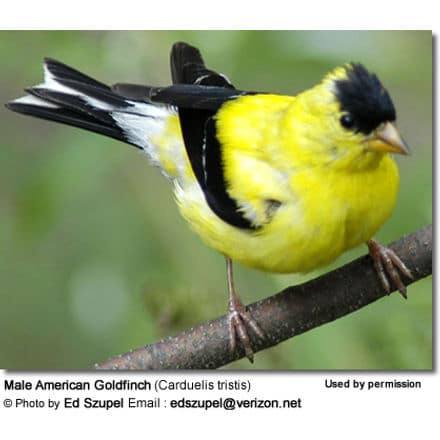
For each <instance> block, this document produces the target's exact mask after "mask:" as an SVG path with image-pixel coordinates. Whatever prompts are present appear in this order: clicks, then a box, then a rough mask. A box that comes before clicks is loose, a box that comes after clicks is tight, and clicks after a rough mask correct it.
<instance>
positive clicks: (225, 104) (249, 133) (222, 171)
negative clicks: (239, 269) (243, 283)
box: [8, 42, 411, 360]
mask: <svg viewBox="0 0 440 440" xmlns="http://www.w3.org/2000/svg"><path fill="white" fill-rule="evenodd" d="M171 73H172V80H173V85H171V86H168V87H150V86H142V85H134V84H115V85H114V86H112V87H109V86H107V85H105V84H103V83H101V82H98V81H96V80H94V79H92V78H90V77H89V76H86V75H84V74H82V73H80V72H78V71H77V70H74V69H72V68H71V67H68V66H66V65H65V64H62V63H60V62H58V61H55V60H52V59H45V63H44V83H42V84H40V85H37V86H34V87H32V88H29V89H27V93H28V95H26V96H24V97H22V98H18V99H16V100H14V101H12V102H10V103H9V104H8V107H9V108H10V109H11V110H13V111H17V112H20V113H24V114H28V115H31V116H36V117H40V118H43V119H50V120H54V121H57V122H61V123H65V124H69V125H73V126H77V127H80V128H84V129H86V130H91V131H94V132H97V133H101V134H103V135H106V136H110V137H113V138H116V139H119V140H121V141H123V142H126V143H129V144H131V145H134V146H135V147H138V148H140V149H141V150H143V151H144V152H145V154H146V155H147V157H148V158H149V160H150V162H151V163H152V164H153V165H156V166H158V167H159V168H160V169H161V171H162V173H163V174H164V175H165V176H166V177H167V178H168V179H169V180H170V181H171V183H172V185H173V189H174V194H175V198H176V201H177V204H178V207H179V210H180V212H181V214H182V215H183V217H184V218H185V219H186V220H187V221H188V223H189V224H190V226H191V227H192V229H193V230H194V231H195V232H196V233H197V234H198V235H199V236H200V237H201V238H202V240H203V241H204V242H205V243H206V244H207V245H208V246H210V247H212V248H214V249H216V250H217V251H218V252H220V253H222V254H223V255H224V256H225V257H226V262H227V277H228V290H229V306H228V317H229V323H230V347H231V350H235V349H236V346H237V342H236V341H237V339H238V340H240V342H241V343H242V345H243V347H244V349H245V353H246V355H247V357H248V358H249V359H250V360H252V359H253V351H252V347H251V344H250V339H249V336H248V330H249V329H250V330H251V331H253V332H255V333H256V334H257V335H258V336H259V337H261V338H264V337H265V336H264V332H263V331H262V330H261V329H260V327H259V326H258V324H257V323H256V322H255V320H254V319H253V318H252V316H251V315H250V314H249V312H248V311H247V310H246V308H245V306H244V305H243V304H242V302H241V301H240V299H239V297H238V295H237V293H236V291H235V288H234V281H233V273H232V261H237V262H238V263H240V264H242V265H244V266H249V267H253V268H257V269H260V270H263V271H269V272H279V273H286V272H307V271H311V270H313V269H315V268H317V267H319V266H322V265H325V264H327V263H329V262H331V261H332V260H334V259H335V258H336V257H338V256H339V255H340V254H341V253H343V252H344V251H346V250H347V249H350V248H353V247H355V246H357V245H359V244H361V243H367V244H368V247H369V252H370V255H371V257H372V259H373V263H374V266H375V267H376V269H377V272H378V275H379V277H380V279H381V282H382V284H383V286H384V288H385V289H386V290H387V291H390V282H389V280H388V278H390V279H391V281H392V282H393V283H394V285H395V286H396V287H397V288H398V289H399V290H400V292H401V293H402V295H404V296H406V288H405V285H404V284H403V282H402V280H401V278H400V274H399V272H401V273H402V274H403V275H405V276H407V277H411V273H410V271H409V270H408V268H406V267H405V265H404V264H403V263H402V262H401V260H400V259H399V258H398V256H397V255H396V254H395V253H394V252H393V251H391V250H390V249H388V248H386V247H384V246H382V245H380V244H379V243H377V242H376V241H374V240H373V239H372V237H373V235H374V234H375V233H376V231H377V230H378V229H379V228H380V226H381V225H382V224H383V223H384V222H385V221H386V220H387V219H388V217H389V216H390V214H391V212H392V210H393V208H394V205H395V202H396V194H397V191H398V186H399V174H398V169H397V166H396V163H395V162H394V160H393V159H392V157H391V156H390V153H396V154H408V153H409V152H408V148H407V146H406V144H405V142H404V141H403V140H402V138H401V137H400V135H399V133H398V131H397V129H396V127H395V125H394V122H395V119H396V112H395V109H394V105H393V103H392V100H391V98H390V96H389V94H388V92H387V91H386V89H385V88H384V87H383V86H382V84H381V82H380V81H379V79H378V78H377V76H376V75H374V74H372V73H370V72H369V71H368V70H367V69H366V68H365V67H363V66H362V65H361V64H347V65H345V66H342V67H338V68H336V69H335V70H333V71H332V72H330V73H329V74H327V75H326V76H325V77H324V79H323V80H322V81H321V82H320V83H319V84H318V85H316V86H315V87H313V88H310V89H308V90H306V91H304V92H302V93H300V94H299V95H297V96H281V95H275V94H269V93H257V92H247V91H241V90H237V89H236V88H235V87H234V86H233V85H232V84H231V82H230V81H229V80H228V78H227V77H226V76H224V75H222V74H219V73H216V72H214V71H212V70H209V69H208V68H207V67H206V66H205V64H204V61H203V59H202V56H201V54H200V52H199V51H198V49H196V48H194V47H192V46H190V45H188V44H186V43H182V42H179V43H176V44H174V46H173V48H172V50H171Z"/></svg>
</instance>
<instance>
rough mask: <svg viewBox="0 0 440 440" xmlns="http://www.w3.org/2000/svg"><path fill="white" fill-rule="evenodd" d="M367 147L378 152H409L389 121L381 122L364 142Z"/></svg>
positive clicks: (406, 153) (405, 153)
mask: <svg viewBox="0 0 440 440" xmlns="http://www.w3.org/2000/svg"><path fill="white" fill-rule="evenodd" d="M366 144H367V149H368V150H370V151H377V152H380V153H394V154H404V155H408V154H410V152H409V148H408V145H407V144H406V142H405V141H404V140H403V139H402V137H401V136H400V134H399V132H398V131H397V128H396V126H395V125H394V124H393V123H391V122H385V123H384V124H381V125H380V126H379V127H378V128H377V129H376V130H375V131H374V133H373V135H372V137H371V138H369V139H368V140H367V142H366Z"/></svg>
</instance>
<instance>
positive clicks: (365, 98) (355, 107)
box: [334, 63, 396, 134]
mask: <svg viewBox="0 0 440 440" xmlns="http://www.w3.org/2000/svg"><path fill="white" fill-rule="evenodd" d="M344 68H345V72H346V77H345V78H341V79H337V80H336V81H335V82H334V84H335V92H336V97H337V98H338V101H339V102H340V105H341V110H342V111H343V112H346V113H347V114H348V115H349V116H350V117H351V118H352V124H353V129H354V130H356V131H357V132H361V133H364V134H370V133H371V132H372V131H373V130H374V129H375V128H377V127H378V126H379V125H380V124H382V123H384V122H393V121H395V120H396V110H395V109H394V104H393V101H392V100H391V97H390V95H389V94H388V92H387V91H386V89H385V88H384V87H383V86H382V83H381V82H380V81H379V78H378V77H377V76H376V75H375V74H373V73H370V72H369V71H368V70H367V69H366V68H365V67H364V66H363V65H362V64H359V63H351V64H348V65H346V66H345V67H344Z"/></svg>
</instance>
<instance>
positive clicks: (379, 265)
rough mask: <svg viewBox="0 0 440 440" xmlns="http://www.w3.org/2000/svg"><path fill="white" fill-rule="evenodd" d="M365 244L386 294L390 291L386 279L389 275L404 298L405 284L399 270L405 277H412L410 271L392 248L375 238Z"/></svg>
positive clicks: (405, 295)
mask: <svg viewBox="0 0 440 440" xmlns="http://www.w3.org/2000/svg"><path fill="white" fill-rule="evenodd" d="M367 244H368V249H369V251H370V256H371V258H372V259H373V264H374V268H375V269H376V272H377V274H378V276H379V279H380V281H381V283H382V286H383V287H384V289H385V291H386V292H387V293H388V294H389V293H390V292H391V286H390V282H389V280H388V277H389V278H391V280H392V281H393V283H394V285H395V286H396V287H397V289H398V290H399V292H400V294H401V295H402V296H403V297H404V298H405V299H406V298H407V294H406V286H405V284H404V283H403V281H402V279H401V277H400V274H399V271H400V272H401V273H402V274H403V275H405V276H406V277H407V278H409V279H413V278H414V277H413V275H412V273H411V271H410V270H409V269H408V268H407V267H406V265H405V263H404V262H403V261H402V260H401V259H400V258H399V257H398V256H397V254H396V253H395V252H394V251H393V250H392V249H390V248H387V247H386V246H383V245H381V244H380V243H378V242H377V241H375V240H370V241H369V242H368V243H367Z"/></svg>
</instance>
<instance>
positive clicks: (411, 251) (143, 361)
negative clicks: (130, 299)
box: [95, 226, 432, 370]
mask: <svg viewBox="0 0 440 440" xmlns="http://www.w3.org/2000/svg"><path fill="white" fill-rule="evenodd" d="M390 247H391V248H392V249H394V251H396V252H397V254H398V255H399V256H400V258H401V259H402V261H403V262H404V263H405V264H406V265H407V266H408V268H409V269H410V270H411V272H412V273H413V275H414V280H412V281H410V280H405V281H407V284H410V283H412V282H415V281H417V280H419V279H421V278H424V277H426V276H428V275H430V274H431V273H432V226H427V227H425V228H423V229H420V230H418V231H416V232H414V233H413V234H411V235H408V236H406V237H403V238H401V239H400V240H399V241H397V242H395V243H393V244H391V245H390ZM409 293H410V294H411V290H410V291H409ZM385 295H386V293H385V292H384V290H383V288H382V286H381V284H380V282H379V279H378V276H377V274H376V272H375V271H374V269H373V265H372V262H371V259H370V257H369V256H364V257H361V258H358V259H357V260H355V261H352V262H351V263H349V264H346V265H345V266H343V267H341V268H339V269H336V270H334V271H332V272H329V273H327V274H325V275H322V276H320V277H319V278H316V279H314V280H312V281H309V282H307V283H305V284H302V285H299V286H293V287H288V288H286V289H284V290H283V291H282V292H280V293H278V294H276V295H274V296H271V297H269V298H266V299H264V300H262V301H259V302H257V303H254V304H252V305H250V306H249V310H250V311H251V313H252V315H253V316H254V318H255V319H256V320H257V322H258V324H259V325H260V327H261V328H262V329H263V331H264V332H265V334H266V335H267V337H266V339H265V340H261V339H258V338H257V337H255V336H254V335H252V334H251V335H250V336H251V338H252V347H253V348H254V351H255V352H257V351H259V350H264V349H265V348H268V347H271V346H274V345H276V344H278V343H280V342H281V341H284V340H285V339H288V338H291V337H293V336H295V335H299V334H301V333H304V332H306V331H307V330H310V329H312V328H314V327H318V326H320V325H322V324H324V323H326V322H330V321H333V320H335V319H337V318H340V317H341V316H344V315H347V314H348V313H351V312H354V311H355V310H358V309H360V308H361V307H364V306H366V305H368V304H370V303H372V302H374V301H376V300H377V299H379V298H381V297H383V296H385ZM250 333H252V332H250ZM243 356H244V352H243V351H242V350H241V348H240V349H238V350H237V353H234V354H232V353H231V352H230V350H229V338H228V324H227V319H226V317H225V316H222V317H220V318H218V319H214V320H212V321H209V322H206V323H204V324H201V325H199V326H197V327H194V328H191V329H189V330H185V331H184V332H182V333H179V334H177V335H175V336H172V337H168V338H165V339H163V340H161V341H159V342H157V343H155V344H151V345H147V346H145V347H142V348H138V349H136V350H133V351H131V352H129V353H125V354H122V355H120V356H118V357H115V358H113V359H110V360H108V361H104V362H101V363H100V364H97V365H95V367H96V368H97V369H135V370H147V369H178V368H186V369H191V368H192V369H193V368H195V369H202V368H218V367H220V366H222V365H225V364H227V363H229V362H232V361H234V360H236V359H239V358H241V357H243Z"/></svg>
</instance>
